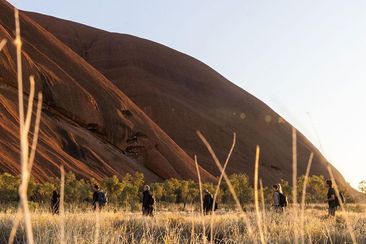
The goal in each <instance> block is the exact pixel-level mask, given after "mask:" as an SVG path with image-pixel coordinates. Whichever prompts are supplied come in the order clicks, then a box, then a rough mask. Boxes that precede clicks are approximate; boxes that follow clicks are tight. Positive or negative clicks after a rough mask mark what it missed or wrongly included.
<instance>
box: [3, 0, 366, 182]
mask: <svg viewBox="0 0 366 244" xmlns="http://www.w3.org/2000/svg"><path fill="white" fill-rule="evenodd" d="M10 2H11V3H13V4H15V5H16V6H18V7H19V8H20V9H24V10H30V11H35V12H40V13H45V14H48V15H53V16H56V17H60V18H64V19H69V20H74V21H76V22H81V23H84V24H87V25H91V26H94V27H98V28H101V29H105V30H108V31H113V32H119V33H128V34H132V35H136V36H139V37H143V38H147V39H150V40H153V41H156V42H159V43H162V44H165V45H167V46H169V47H172V48H174V49H177V50H179V51H181V52H184V53H187V54H189V55H191V56H193V57H195V58H197V59H199V60H201V61H203V62H205V63H206V64H208V65H209V66H211V67H212V68H214V69H215V70H217V71H218V72H220V73H221V74H222V75H224V76H225V77H226V78H228V79H229V80H231V81H232V82H234V83H235V84H237V85H239V86H240V87H242V88H243V89H245V90H247V91H249V92H250V93H252V94H253V95H255V96H256V97H258V98H260V99H261V100H262V101H264V102H266V103H267V104H268V105H269V106H271V107H272V108H273V109H274V110H275V111H276V112H278V113H279V114H281V115H282V116H283V117H284V118H286V119H287V120H288V121H290V122H291V123H293V124H294V125H295V126H296V127H297V128H298V129H299V130H300V131H302V132H303V133H304V134H305V135H306V136H307V137H308V138H309V139H310V140H311V141H312V142H313V143H314V144H315V145H317V146H318V147H320V148H321V150H322V151H323V153H324V154H325V156H326V157H327V158H328V159H329V160H330V161H331V162H332V163H333V164H334V165H335V166H336V167H337V168H338V169H339V170H340V171H341V172H342V173H343V175H344V176H345V177H346V180H347V181H348V182H350V183H351V184H352V185H353V186H357V185H358V182H359V181H360V180H361V179H366V157H365V155H364V152H363V150H365V139H366V127H365V122H366V109H365V101H366V98H365V97H366V94H365V92H366V14H365V13H366V1H357V0H355V1H344V0H328V1H326V0H324V1H312V0H306V1H291V0H288V1H281V0H278V1H273V0H268V1H254V0H253V1H245V0H238V1H222V0H200V1H197V0H185V1H172V0H154V1H151V0H145V1H143V0H134V1H124V0H123V1H122V0H120V1H117V0H114V1H113V0H104V1H96V0H76V1H75V0H73V1H71V0H63V1H55V0H47V1H44V0H34V1H20V0H18V1H15V0H13V1H10ZM309 114H310V116H309ZM310 117H311V119H310ZM316 131H317V132H316ZM316 134H318V136H316ZM320 145H321V146H320Z"/></svg>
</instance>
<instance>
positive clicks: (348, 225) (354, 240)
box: [327, 165, 357, 243]
mask: <svg viewBox="0 0 366 244" xmlns="http://www.w3.org/2000/svg"><path fill="white" fill-rule="evenodd" d="M327 169H328V172H329V175H330V177H331V180H332V182H333V186H334V190H335V192H336V195H337V198H338V199H339V203H340V205H341V211H342V215H343V217H344V220H345V221H346V226H347V230H348V232H349V234H350V236H351V239H352V242H353V243H357V241H356V236H355V233H354V231H353V229H352V226H351V224H350V221H349V218H348V212H347V211H346V208H345V206H344V204H343V202H342V201H341V199H342V198H341V195H340V193H339V188H338V184H337V182H336V181H335V178H334V175H333V171H332V168H331V167H330V165H328V167H327Z"/></svg>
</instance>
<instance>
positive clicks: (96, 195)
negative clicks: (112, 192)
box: [92, 184, 108, 210]
mask: <svg viewBox="0 0 366 244" xmlns="http://www.w3.org/2000/svg"><path fill="white" fill-rule="evenodd" d="M93 191H94V192H93V202H92V204H93V209H94V210H101V209H102V208H103V207H104V206H105V205H107V203H108V198H107V194H106V193H105V192H103V191H102V190H101V189H100V187H99V186H98V185H97V184H94V186H93Z"/></svg>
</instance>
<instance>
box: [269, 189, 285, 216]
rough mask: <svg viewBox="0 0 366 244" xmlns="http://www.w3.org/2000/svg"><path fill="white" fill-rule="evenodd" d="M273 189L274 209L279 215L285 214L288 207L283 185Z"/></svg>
mask: <svg viewBox="0 0 366 244" xmlns="http://www.w3.org/2000/svg"><path fill="white" fill-rule="evenodd" d="M272 188H273V208H274V210H275V212H277V213H283V210H284V208H285V207H287V204H288V202H287V197H286V196H285V195H284V194H283V192H282V186H281V184H276V185H273V186H272Z"/></svg>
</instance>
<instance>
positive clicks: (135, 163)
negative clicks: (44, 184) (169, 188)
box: [0, 1, 214, 181]
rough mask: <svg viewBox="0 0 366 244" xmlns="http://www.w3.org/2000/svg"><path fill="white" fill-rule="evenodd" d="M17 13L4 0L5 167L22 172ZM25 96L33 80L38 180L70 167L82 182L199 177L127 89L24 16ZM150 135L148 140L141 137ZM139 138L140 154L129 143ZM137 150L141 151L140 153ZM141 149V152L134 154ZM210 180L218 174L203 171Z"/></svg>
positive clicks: (0, 5) (1, 135)
mask: <svg viewBox="0 0 366 244" xmlns="http://www.w3.org/2000/svg"><path fill="white" fill-rule="evenodd" d="M13 16H14V12H13V8H12V6H11V5H10V4H8V3H7V2H5V1H0V38H1V39H3V38H6V39H8V40H9V41H8V44H7V45H6V47H5V48H4V49H3V50H2V52H1V53H0V100H1V104H0V116H1V124H0V145H1V148H0V153H1V157H0V159H1V161H0V169H1V171H8V172H11V173H18V172H19V169H20V163H19V145H18V144H19V136H18V134H19V129H18V128H19V127H18V123H19V122H18V120H19V119H18V108H17V106H18V105H17V104H18V98H17V82H16V65H15V64H16V59H15V47H14V45H13V44H12V41H13V39H14V29H15V28H14V17H13ZM20 20H21V33H22V41H23V52H22V57H23V67H24V69H23V71H24V83H25V89H24V91H25V93H27V92H28V83H29V81H28V79H26V77H29V75H30V74H34V75H35V80H36V90H37V91H42V92H43V94H44V98H45V99H44V108H43V114H42V120H41V121H42V124H41V131H40V143H39V147H38V151H37V156H36V163H35V165H34V171H33V175H34V177H35V178H36V179H38V180H44V179H47V178H48V177H49V176H54V175H59V170H58V167H59V165H61V164H64V165H65V167H66V169H67V170H73V171H74V172H75V173H77V174H78V175H79V176H83V177H94V178H96V179H101V178H102V177H104V176H111V175H117V176H121V175H124V174H126V173H134V172H135V171H140V172H142V173H144V175H145V176H146V179H147V180H148V181H153V180H154V181H155V180H161V179H165V178H169V177H177V178H191V177H196V169H195V165H194V161H193V160H192V158H191V157H189V156H188V155H187V154H186V153H185V152H184V151H183V150H182V149H181V148H180V147H179V146H178V145H177V144H176V143H175V142H174V141H173V140H172V139H171V138H169V136H167V135H166V134H165V133H164V132H163V131H162V130H161V129H160V128H159V127H158V126H157V125H156V124H155V123H154V122H153V121H152V120H151V119H150V118H149V117H148V116H146V114H145V113H144V112H143V111H141V110H140V109H139V108H138V107H137V106H136V105H135V104H134V103H133V102H132V101H131V100H130V99H129V98H128V97H127V96H126V95H125V94H123V92H121V90H119V89H118V88H117V87H116V86H115V85H114V84H113V83H112V82H110V81H109V80H108V79H106V78H105V77H104V76H103V75H102V74H100V73H99V72H98V71H97V70H95V69H94V68H93V67H92V66H91V65H89V64H88V63H87V62H86V61H84V59H82V58H81V57H79V56H78V55H77V54H75V53H74V52H73V51H72V50H71V49H69V48H68V47H67V46H65V45H64V44H63V43H62V42H61V41H59V40H58V39H56V38H55V37H53V36H52V35H51V34H49V33H48V32H47V31H46V30H44V29H43V28H42V27H40V26H39V25H38V24H36V23H35V22H34V21H33V20H31V19H30V18H28V17H27V16H25V15H24V14H21V16H20ZM141 135H144V136H141ZM135 136H136V137H137V140H136V141H135V144H137V145H135V151H134V153H133V154H132V155H131V153H130V152H129V151H128V150H126V149H128V147H131V146H133V145H131V143H130V142H129V139H130V138H131V137H135ZM136 146H138V147H136ZM136 148H137V150H136ZM202 173H203V178H204V179H205V180H213V179H214V178H213V176H212V175H210V174H209V173H207V172H206V171H205V170H203V169H202Z"/></svg>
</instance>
